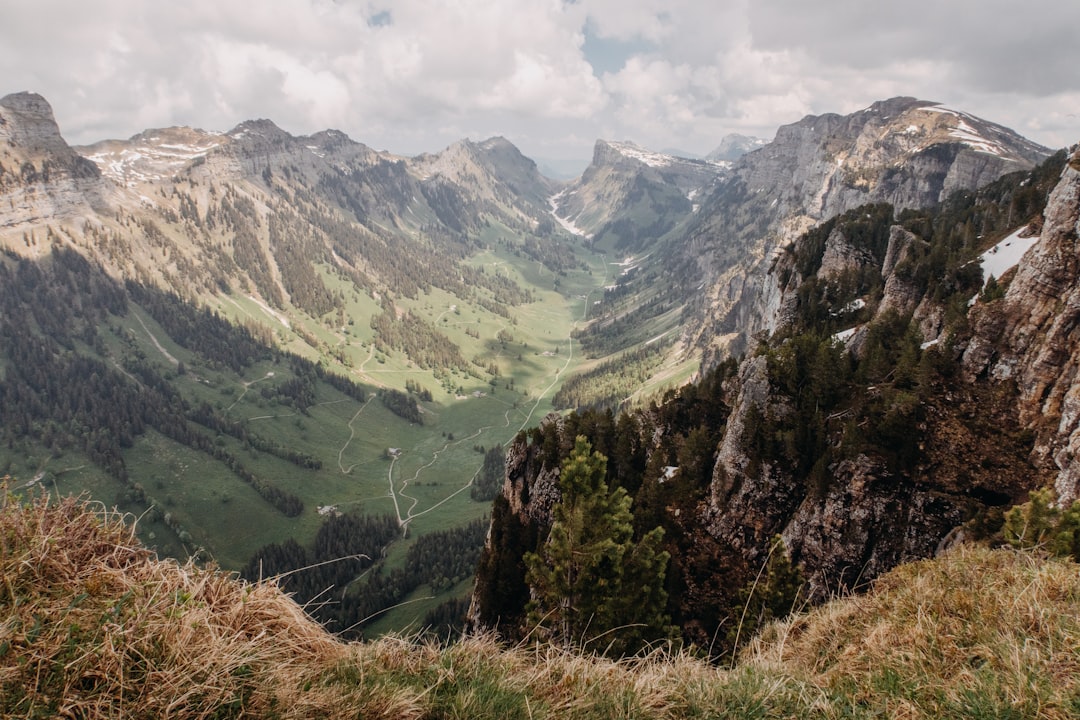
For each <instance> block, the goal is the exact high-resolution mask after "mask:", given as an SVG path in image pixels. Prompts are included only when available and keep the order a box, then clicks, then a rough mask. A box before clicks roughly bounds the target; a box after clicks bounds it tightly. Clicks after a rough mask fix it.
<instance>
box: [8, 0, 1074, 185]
mask: <svg viewBox="0 0 1080 720" xmlns="http://www.w3.org/2000/svg"><path fill="white" fill-rule="evenodd" d="M1078 28H1080V2H1077V1H1076V0H1023V2H1020V1H1018V0H905V1H904V2H895V1H892V2H870V1H867V0H817V1H816V2H806V0H259V2H239V1H238V0H184V2H154V1H153V0H68V1H61V0H34V1H33V2H27V0H0V79H2V80H0V95H5V94H7V93H9V92H19V91H23V90H29V91H32V92H37V93H40V94H41V95H43V96H44V97H45V98H46V99H47V100H48V101H49V103H50V104H51V105H52V107H53V110H54V113H55V115H56V119H57V122H58V123H59V125H60V128H61V132H62V133H63V134H64V137H65V138H66V139H67V140H68V142H70V143H72V144H88V143H91V142H94V141H97V140H102V139H106V138H127V137H130V136H132V135H134V134H136V133H138V132H141V131H142V130H145V129H149V128H161V127H169V126H174V125H189V126H192V127H199V128H202V129H205V130H217V131H227V130H229V129H231V128H232V127H234V126H235V125H237V124H239V123H240V122H242V121H244V120H248V119H256V118H269V119H271V120H273V121H274V122H275V123H277V124H278V125H279V126H280V127H282V128H283V129H285V130H287V131H289V132H290V133H293V134H296V135H306V134H311V133H314V132H317V131H319V130H323V129H328V128H334V129H338V130H342V131H344V132H345V133H347V134H348V135H349V136H350V137H352V138H353V139H354V140H357V141H359V142H363V143H365V144H367V145H369V146H371V147H373V148H375V149H378V150H390V151H392V152H396V153H400V154H403V155H413V154H416V153H419V152H434V151H438V150H440V149H442V148H444V147H446V146H447V145H449V144H451V143H453V142H455V141H457V140H460V139H462V138H470V139H472V140H483V139H486V138H488V137H492V136H495V135H501V136H504V137H506V138H507V139H509V140H510V141H511V142H513V143H514V144H515V145H517V146H518V148H520V149H521V150H522V152H524V153H525V154H526V155H528V156H530V157H532V158H534V159H537V160H538V162H540V163H541V165H542V166H543V165H544V163H545V162H546V163H548V165H549V167H553V168H554V167H559V168H562V169H563V171H564V172H569V171H570V170H569V169H576V171H577V172H580V171H581V170H582V169H584V167H585V165H586V164H587V163H588V160H589V159H590V158H591V156H592V148H593V145H594V143H595V141H596V140H597V139H599V138H603V139H607V140H630V141H633V142H636V143H638V144H640V145H643V146H645V147H647V148H650V149H653V150H679V151H682V152H684V153H696V154H705V153H707V152H709V151H710V150H712V149H713V148H715V147H716V146H717V145H719V143H720V140H721V139H722V138H723V137H724V136H725V135H726V134H728V133H742V134H746V135H753V136H757V137H764V138H771V137H772V136H773V135H774V133H775V132H776V129H777V127H779V126H780V125H782V124H786V123H791V122H795V121H797V120H799V119H801V118H802V117H804V116H806V115H809V114H814V115H817V114H822V113H826V112H837V113H850V112H854V111H856V110H859V109H861V108H864V107H867V106H868V105H870V104H871V103H873V102H874V101H876V100H882V99H886V98H889V97H894V96H897V95H910V96H914V97H918V98H920V99H924V100H934V101H938V102H942V103H944V104H945V105H947V106H949V107H952V108H955V109H959V110H964V111H967V112H970V113H972V114H974V115H977V116H980V117H982V118H984V119H987V120H991V121H994V122H997V123H1000V124H1002V125H1005V126H1007V127H1011V128H1013V129H1014V130H1016V131H1017V132H1019V133H1021V134H1022V135H1025V136H1027V137H1029V138H1031V139H1032V140H1035V141H1037V142H1041V143H1043V144H1044V145H1048V146H1050V147H1064V146H1067V145H1071V144H1074V143H1076V142H1080V42H1077V41H1076V32H1077V29H1078Z"/></svg>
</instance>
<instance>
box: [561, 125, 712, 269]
mask: <svg viewBox="0 0 1080 720" xmlns="http://www.w3.org/2000/svg"><path fill="white" fill-rule="evenodd" d="M723 172H724V168H723V167H721V166H720V165H717V164H715V163H711V162H705V161H703V160H691V159H687V158H680V157H675V156H672V155H665V154H663V153H657V152H652V151H650V150H646V149H645V148H642V147H639V146H637V145H634V144H633V143H628V142H612V141H606V140H598V141H597V142H596V146H595V148H594V150H593V160H592V163H590V164H589V167H588V168H586V170H585V172H584V173H583V174H582V176H581V177H580V178H579V179H578V180H576V181H574V182H572V183H570V184H569V185H567V186H566V187H565V188H563V190H562V191H561V192H559V193H558V194H557V195H555V196H554V197H553V198H552V206H553V212H554V213H555V215H556V217H558V218H559V219H560V220H561V221H562V222H563V223H564V224H565V225H566V226H567V227H570V228H573V229H575V230H576V231H577V232H579V233H581V234H583V235H587V236H589V237H590V238H592V239H593V241H594V242H595V243H599V244H600V245H601V246H603V247H604V248H605V249H607V248H608V247H609V246H615V247H616V248H618V249H623V250H625V249H627V248H629V249H632V250H638V249H642V248H643V247H644V243H651V242H654V241H656V240H657V239H658V238H660V237H661V236H662V235H663V234H664V233H666V232H668V231H669V230H671V229H672V228H674V227H675V226H676V224H678V223H679V222H680V221H682V220H684V219H685V218H686V217H687V216H689V215H690V214H692V213H693V212H695V211H696V210H697V208H698V206H699V204H700V200H701V198H702V197H703V196H704V195H706V194H707V193H708V192H709V190H710V189H711V188H712V186H713V185H714V183H715V182H716V180H717V178H718V177H720V176H721V175H722V174H723ZM620 220H621V222H620Z"/></svg>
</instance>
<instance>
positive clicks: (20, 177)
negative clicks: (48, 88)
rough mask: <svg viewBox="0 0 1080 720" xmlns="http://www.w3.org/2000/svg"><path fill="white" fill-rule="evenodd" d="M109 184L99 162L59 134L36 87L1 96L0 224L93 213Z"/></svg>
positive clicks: (6, 225) (25, 224) (13, 225)
mask: <svg viewBox="0 0 1080 720" xmlns="http://www.w3.org/2000/svg"><path fill="white" fill-rule="evenodd" d="M104 192H105V187H104V186H103V185H102V182H101V173H100V172H99V171H98V168H97V166H96V165H94V164H93V163H92V162H90V161H88V160H86V159H85V158H83V157H82V156H81V155H79V154H78V153H76V152H75V151H74V150H73V149H72V148H71V147H70V146H69V145H68V144H67V142H65V141H64V138H63V137H62V136H61V135H60V128H59V127H58V126H57V124H56V119H55V118H54V117H53V111H52V107H51V106H50V105H49V103H48V102H47V101H46V100H45V98H43V97H41V96H40V95H36V94H34V93H28V92H23V93H15V94H13V95H7V96H6V97H3V98H0V203H3V204H4V206H5V207H7V208H8V209H9V211H8V212H6V213H5V215H4V218H3V220H2V221H0V222H2V224H0V229H4V228H19V229H22V228H25V227H31V226H33V225H35V224H37V223H38V222H39V221H42V220H43V219H46V218H51V217H75V216H86V215H89V214H91V212H92V211H91V206H99V205H101V204H102V203H103V195H104Z"/></svg>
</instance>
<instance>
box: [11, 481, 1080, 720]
mask: <svg viewBox="0 0 1080 720" xmlns="http://www.w3.org/2000/svg"><path fill="white" fill-rule="evenodd" d="M0 575H2V579H0V715H3V716H4V717H53V716H65V717H81V718H98V717H100V718H105V717H140V718H151V717H174V718H186V717H206V718H230V717H281V718H307V717H310V718H321V717H341V718H345V717H348V718H522V719H525V718H723V717H732V718H745V717H761V718H772V717H775V718H787V717H824V718H850V717H910V718H919V717H996V718H1000V717H1047V718H1058V717H1060V718H1065V717H1075V716H1076V715H1077V714H1080V622H1078V618H1080V570H1078V566H1077V565H1075V564H1071V563H1068V562H1062V561H1057V560H1046V559H1041V558H1038V557H1036V556H1034V555H1032V554H1025V553H1017V552H1013V551H1004V550H999V551H990V550H985V549H978V548H965V549H961V550H958V551H955V552H953V553H950V554H949V555H947V556H945V557H944V558H941V559H939V560H936V561H931V562H922V563H916V564H913V565H909V566H905V567H902V568H900V569H898V570H896V571H894V572H893V573H891V574H889V575H888V576H886V577H885V578H883V579H882V580H881V581H879V582H878V583H877V584H876V585H875V587H874V588H873V590H872V591H871V592H870V593H868V594H867V595H865V596H862V597H857V598H848V599H843V600H839V601H836V602H834V603H831V604H829V605H827V606H825V607H823V608H819V609H817V610H815V611H812V612H810V613H808V614H806V615H803V616H799V617H797V618H795V619H793V620H790V621H788V622H786V623H782V624H777V625H773V626H770V627H768V628H767V629H766V630H765V632H764V633H763V634H762V635H761V636H760V637H759V638H757V639H756V640H755V641H754V642H753V643H752V644H751V646H750V647H748V648H747V650H746V651H745V652H744V653H743V656H742V658H740V662H739V663H738V665H737V666H736V667H735V668H733V669H723V668H717V667H714V666H709V665H707V664H704V663H702V662H700V661H698V660H695V659H694V658H692V657H691V656H689V655H688V654H678V655H674V656H672V655H669V654H663V653H657V654H655V655H653V656H650V657H648V658H644V659H636V660H628V661H623V662H612V661H609V660H604V659H598V658H591V657H583V656H580V655H576V654H573V653H566V652H563V651H561V650H558V649H554V648H550V647H543V646H541V647H518V648H511V649H505V648H502V647H501V646H499V645H498V644H497V643H496V642H494V641H493V640H492V639H490V638H472V639H468V640H465V641H463V642H461V643H459V644H456V645H453V646H451V647H449V648H439V647H437V646H435V645H430V644H420V643H415V642H412V641H410V640H406V639H402V638H383V639H380V640H378V641H374V642H370V643H363V644H346V643H341V642H339V641H338V640H336V639H335V638H334V637H333V636H331V635H328V634H326V633H325V632H324V631H323V630H322V629H321V628H320V627H319V626H318V625H316V624H314V623H313V622H311V621H310V620H308V619H307V617H306V616H305V615H304V614H303V612H302V611H301V610H300V609H299V608H298V607H297V606H296V605H295V604H294V603H293V602H292V601H291V600H289V599H288V598H287V597H286V596H284V595H283V594H282V593H281V592H280V591H279V590H278V589H277V588H276V587H275V586H274V585H272V584H259V585H251V584H247V583H242V582H239V581H236V580H235V579H232V578H231V577H229V576H227V575H225V574H223V573H220V572H216V571H213V570H207V569H202V568H198V567H196V566H193V565H191V564H187V565H180V564H178V563H176V562H173V561H159V560H157V559H156V558H155V557H154V556H153V555H152V554H151V553H150V552H148V551H147V550H145V549H143V548H142V547H141V546H139V544H138V542H137V541H136V539H135V537H134V534H133V532H132V530H131V528H130V526H128V525H125V524H124V523H123V521H122V518H120V517H119V516H118V515H116V514H110V513H105V512H101V511H100V509H99V508H95V507H94V506H88V505H86V504H84V503H81V502H78V501H75V500H65V501H63V502H60V503H54V504H52V505H51V506H50V505H46V504H45V503H43V502H35V503H31V504H28V505H24V504H22V503H19V502H17V501H15V500H13V499H11V498H8V499H6V500H5V501H3V503H2V506H0Z"/></svg>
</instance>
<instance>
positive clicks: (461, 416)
mask: <svg viewBox="0 0 1080 720" xmlns="http://www.w3.org/2000/svg"><path fill="white" fill-rule="evenodd" d="M584 258H585V260H583V261H582V262H583V265H582V266H581V267H578V268H576V269H574V270H571V271H569V272H566V273H564V274H562V275H561V276H558V277H557V278H556V276H554V275H552V272H551V271H550V270H549V269H547V268H546V267H544V266H542V265H541V264H540V263H538V262H536V261H533V260H531V259H529V258H526V257H520V256H518V255H516V254H514V253H513V252H512V251H511V250H509V249H507V247H505V246H498V247H494V248H492V249H491V250H490V251H486V252H484V253H482V254H479V255H477V256H476V257H475V258H473V259H472V260H471V261H470V263H471V264H472V266H473V267H475V268H477V270H478V271H482V272H484V273H488V274H490V275H492V276H495V275H501V276H504V277H507V278H510V279H512V280H513V281H514V282H518V283H521V284H522V285H525V286H527V287H529V289H530V292H531V293H533V296H534V297H535V298H536V301H534V302H528V303H524V304H521V305H518V306H514V307H513V308H511V311H510V313H509V314H508V315H503V314H500V313H499V312H496V311H494V310H492V309H490V308H488V307H485V305H484V302H483V300H484V299H483V297H481V296H475V297H471V298H465V299H463V298H460V297H457V296H454V295H452V294H450V293H448V292H446V291H444V290H441V289H439V288H436V287H432V288H430V289H429V290H428V291H427V292H421V293H419V294H418V295H417V296H416V297H415V298H408V297H398V298H395V299H394V301H393V308H394V309H395V310H396V312H397V313H398V314H399V315H402V316H403V315H405V314H409V315H410V316H411V317H414V318H416V326H417V327H419V328H420V329H421V330H420V335H422V334H423V333H424V332H428V333H429V334H430V333H434V332H437V333H439V334H440V335H441V336H442V337H445V338H448V339H449V340H450V341H451V342H452V343H453V344H454V345H455V346H456V347H457V348H459V349H460V356H461V358H462V360H461V362H459V363H458V365H459V367H454V366H452V364H450V365H447V364H433V365H429V366H424V365H423V364H422V363H421V362H419V361H418V360H417V356H418V355H420V353H406V352H404V351H403V350H401V349H399V348H395V347H392V346H391V344H390V343H389V342H386V341H385V339H384V338H380V337H379V336H378V334H377V333H376V331H375V329H374V327H373V326H372V322H371V321H370V319H371V318H373V317H375V316H378V315H380V314H384V315H385V314H386V313H387V312H388V311H386V310H385V309H384V308H383V306H382V304H381V303H385V298H384V297H373V296H372V294H371V293H368V292H365V291H362V290H361V289H359V288H357V287H356V286H355V285H353V283H352V282H351V281H349V280H347V279H344V278H342V277H341V276H340V275H338V274H335V273H334V272H332V271H331V270H330V269H329V268H321V272H322V273H323V274H322V278H323V282H324V283H325V285H326V286H327V287H328V288H330V289H331V290H332V291H333V292H334V293H335V294H336V296H338V297H340V298H342V305H343V311H342V313H340V314H335V313H334V312H330V313H327V314H326V315H325V316H324V317H322V318H314V317H311V316H310V315H306V314H304V313H301V312H297V311H293V310H286V311H278V310H273V309H270V308H267V307H266V306H265V305H263V304H261V303H260V302H259V301H257V300H256V299H255V298H254V297H253V296H246V295H242V294H240V293H233V294H224V295H221V296H220V297H219V298H218V300H217V301H216V303H215V304H210V305H207V306H204V308H203V309H202V310H195V309H193V308H192V307H191V306H184V307H181V306H179V305H178V304H175V301H167V300H165V299H164V298H165V297H166V296H164V295H163V294H161V293H158V292H156V291H154V290H152V289H149V288H146V287H143V286H137V285H134V284H129V285H128V286H127V288H125V287H124V286H122V285H118V284H117V283H115V281H113V280H112V279H109V278H106V277H104V276H103V275H101V273H100V271H99V270H97V269H96V268H94V267H93V266H92V265H89V264H87V263H85V262H83V261H81V260H80V259H79V258H78V257H77V256H76V255H74V254H73V253H70V252H59V253H57V254H55V255H54V256H52V257H51V258H49V259H47V260H45V261H41V262H37V263H35V262H33V261H30V260H26V259H19V258H15V257H12V256H10V255H8V256H5V257H2V258H0V273H3V277H4V278H6V279H7V281H6V282H5V284H4V287H3V288H0V300H2V307H3V317H2V318H0V328H4V330H3V332H4V333H5V336H6V337H8V338H9V340H8V341H6V342H5V343H4V344H3V345H2V346H0V400H4V403H5V407H3V408H2V410H0V419H2V420H3V422H0V473H6V474H10V475H11V476H12V477H13V478H15V480H14V484H15V485H16V486H21V487H30V486H40V487H43V488H45V489H48V490H50V491H52V492H54V494H55V495H57V496H62V495H65V494H79V493H82V492H84V491H85V492H89V493H90V495H91V497H93V498H94V499H95V500H98V501H100V502H102V503H104V504H106V505H108V506H110V507H112V506H117V507H119V508H120V509H121V510H123V511H126V512H129V513H131V514H133V515H137V516H141V517H142V521H141V522H140V524H139V534H140V537H141V539H142V540H143V541H144V542H145V543H146V544H148V545H150V546H152V547H154V548H155V549H156V550H157V551H159V552H161V553H162V554H166V555H170V556H172V557H177V558H181V559H183V558H186V557H188V556H190V555H192V554H197V555H198V556H199V557H201V558H210V559H213V560H215V561H216V562H217V563H219V564H220V565H221V566H222V567H225V568H227V569H229V570H239V569H240V568H242V567H243V566H244V565H245V564H246V563H248V561H249V560H250V559H251V558H252V556H253V555H254V554H255V553H256V552H257V551H258V550H259V549H260V548H262V547H263V546H265V545H268V544H271V543H283V542H286V541H288V540H290V539H293V540H295V541H297V542H298V543H300V544H301V545H303V546H305V547H308V548H310V547H311V544H312V541H313V539H314V538H315V536H316V534H317V532H318V531H319V529H320V527H322V526H323V524H324V523H325V521H326V519H327V517H328V516H330V515H333V514H335V513H339V512H340V513H354V512H355V513H362V514H365V515H372V516H382V515H384V514H390V515H392V516H393V517H394V519H395V521H396V522H398V524H399V525H400V528H401V532H400V533H399V534H398V538H399V539H398V540H396V541H394V543H393V544H392V545H391V546H390V547H389V548H387V549H386V551H385V555H386V562H385V569H387V570H391V569H393V568H395V567H399V566H401V565H402V564H403V563H404V562H405V557H406V554H407V552H408V550H409V548H410V547H412V545H414V544H415V543H416V542H417V541H418V540H419V539H420V538H422V537H423V536H425V535H427V534H429V533H432V532H437V531H444V530H448V529H450V528H459V527H463V526H465V525H467V524H468V523H470V522H471V521H474V520H478V519H480V518H482V517H483V516H484V515H485V514H486V513H487V512H488V511H489V506H490V503H489V502H479V501H477V500H474V499H472V498H471V497H470V491H469V490H470V484H471V483H472V480H473V478H474V477H475V475H476V473H477V472H478V471H479V470H480V468H481V466H482V464H483V459H484V449H485V448H491V447H494V446H497V445H502V444H505V443H506V442H508V441H509V440H510V439H511V438H512V437H513V436H514V435H515V434H516V433H517V432H518V431H519V430H520V429H522V428H524V427H528V426H531V425H535V424H536V423H537V422H538V421H539V419H540V418H542V417H543V416H544V415H545V414H547V413H548V412H550V411H551V409H552V397H553V396H554V394H555V393H556V391H557V390H558V389H559V387H560V385H561V383H562V381H563V380H564V378H566V377H567V376H568V375H569V374H570V373H571V372H572V371H573V370H574V369H575V368H576V367H577V366H578V365H579V364H580V363H581V362H582V360H583V359H584V358H583V355H582V353H581V352H580V344H579V343H578V342H577V341H576V340H571V338H570V334H571V330H572V329H573V327H574V326H575V324H576V323H579V322H580V321H581V320H582V319H583V318H584V316H585V314H586V308H587V307H588V302H589V299H590V297H593V296H595V297H598V296H599V288H600V286H601V284H602V278H603V274H604V268H603V258H601V257H598V256H597V257H591V256H588V255H587V254H586V255H584ZM556 279H558V281H559V283H558V284H559V287H558V289H556V288H555V284H556V283H555V280H556ZM99 295H100V296H101V297H100V298H99V297H98V296H99ZM103 298H104V299H103ZM68 308H74V312H69V311H68V310H67V309H68ZM497 309H498V308H496V310H497ZM221 319H228V320H231V321H233V322H235V323H238V324H239V325H240V326H242V327H240V328H237V327H225V326H224V324H222V323H220V320H221ZM425 328H426V330H425ZM421 339H422V338H421ZM241 346H242V347H243V348H245V351H244V352H240V347H241ZM434 349H435V350H436V351H437V350H438V349H439V347H438V346H436V347H435V348H434ZM298 357H299V358H304V359H306V360H307V361H308V362H307V364H304V363H303V362H299V361H298V359H297V358H298ZM90 376H93V377H94V378H97V380H103V382H102V383H101V384H102V388H101V389H100V390H98V389H97V387H98V383H97V380H95V381H94V382H93V383H88V381H89V380H90V379H91V377H90ZM331 376H333V377H334V378H338V380H341V379H343V378H347V379H348V383H347V384H346V385H342V383H341V382H331V379H332V378H331ZM88 386H89V388H88ZM391 391H396V392H398V393H405V394H407V395H408V399H409V402H415V403H416V404H415V411H416V415H415V417H413V418H407V417H402V416H401V415H400V414H396V413H395V412H394V411H393V410H392V409H391V407H390V406H389V405H388V403H387V401H386V398H387V397H390V392H391ZM80 394H81V395H85V396H86V397H85V399H81V398H80ZM148 396H153V399H155V402H156V404H155V405H154V408H155V409H154V411H153V413H148V412H147V411H146V410H145V409H141V408H146V407H147V406H148V405H149V404H150V402H149V400H148V399H147V397H148ZM159 406H160V407H159ZM200 408H205V412H203V411H202V410H200ZM207 413H209V414H210V415H212V417H211V418H210V420H209V421H208V420H207V418H206V414H207ZM150 415H152V417H149V416H150ZM115 418H120V419H115ZM129 418H135V420H138V421H139V422H133V421H131V420H130V419H129ZM143 420H146V421H145V422H142V421H143ZM106 426H107V427H106ZM102 428H106V429H102ZM177 428H182V429H183V431H182V432H178V431H177ZM107 433H111V434H107ZM181 435H183V436H184V437H185V438H186V439H187V440H186V442H185V441H181V440H178V437H180V436H181ZM102 448H105V451H102V450H101V449H102ZM390 448H395V449H396V453H395V454H391V453H390V452H389V450H390ZM290 458H291V459H290ZM237 466H240V467H241V468H242V472H248V473H250V474H251V475H253V476H254V477H255V478H256V479H257V481H258V482H259V483H262V485H263V492H261V493H260V492H259V491H258V489H257V487H258V486H257V485H256V484H253V482H252V481H250V479H248V480H245V479H244V476H242V475H241V473H238V472H237V471H236V467H237ZM266 488H271V489H272V491H273V492H279V493H280V494H282V496H284V497H286V498H287V499H289V500H290V502H291V503H292V505H290V507H292V508H294V509H292V510H290V511H289V512H288V513H285V512H283V511H282V509H281V507H275V505H274V504H273V503H271V502H269V501H267V500H266V497H265V496H266V495H267V494H268V493H267V492H266ZM260 495H263V497H260ZM293 499H295V501H293ZM298 503H299V505H298ZM279 505H281V506H283V504H282V503H279ZM299 506H302V507H301V508H300V509H299V511H296V510H295V507H299ZM478 547H479V545H477V548H478ZM467 575H469V577H470V578H471V571H470V572H469V573H467ZM449 579H451V580H452V579H454V578H449ZM460 580H461V581H462V582H457V583H453V584H452V586H450V587H443V586H440V588H439V590H438V591H430V589H427V588H421V589H418V590H417V592H418V596H417V597H413V598H410V599H411V600H416V602H410V603H408V604H407V605H403V606H402V607H401V608H399V609H397V610H395V611H393V612H391V613H387V614H386V615H381V616H379V618H377V619H378V620H379V623H378V627H377V628H375V629H374V631H385V630H402V629H404V628H408V627H416V626H419V625H420V624H421V623H422V621H423V620H424V617H425V615H426V613H427V612H429V611H431V610H433V609H434V608H435V607H436V606H437V605H439V603H440V602H441V601H443V600H446V599H448V598H450V597H458V598H462V597H465V596H466V595H467V594H468V592H469V590H470V584H469V583H468V582H464V580H466V578H465V577H464V576H462V577H461V578H460ZM419 597H423V598H424V599H423V600H422V601H421V600H418V598H419ZM391 604H396V603H391Z"/></svg>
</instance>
